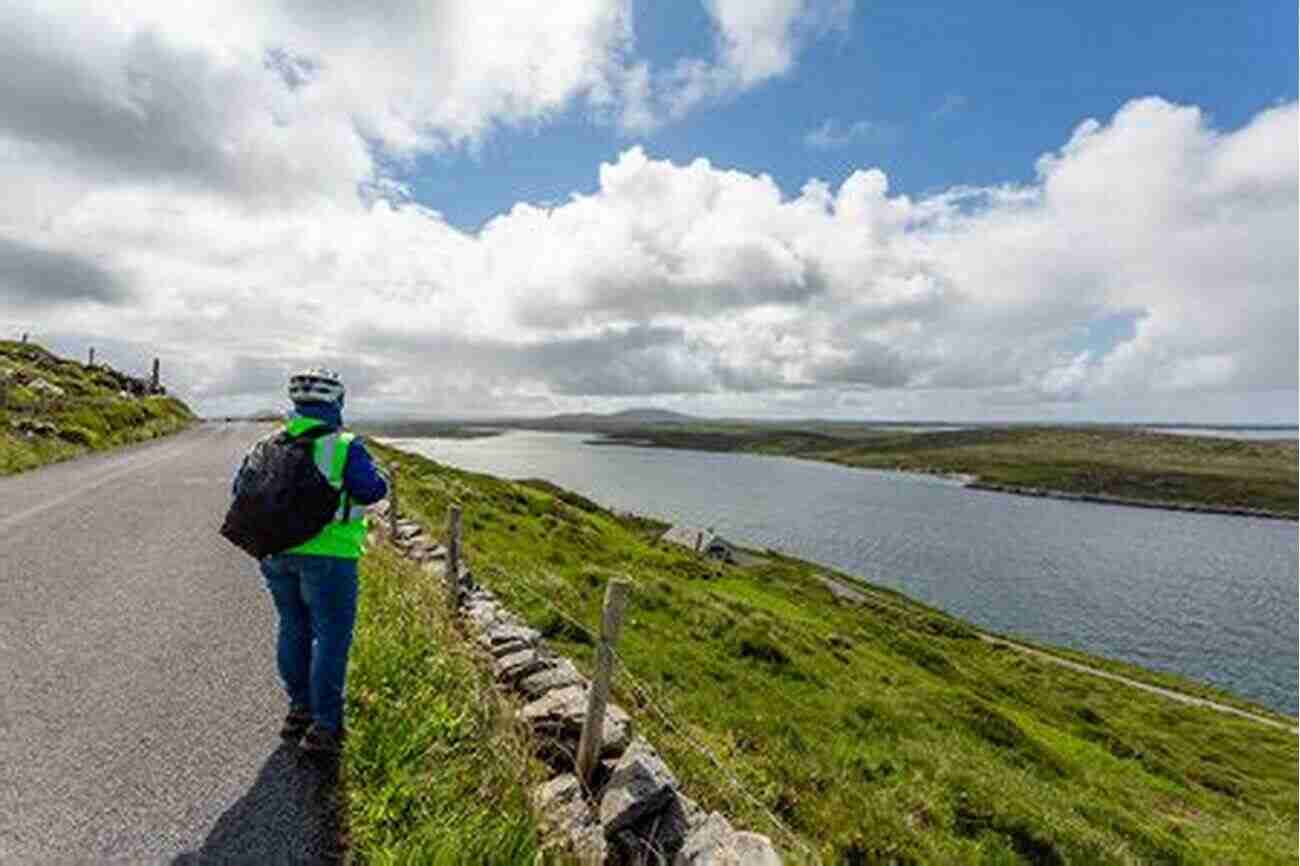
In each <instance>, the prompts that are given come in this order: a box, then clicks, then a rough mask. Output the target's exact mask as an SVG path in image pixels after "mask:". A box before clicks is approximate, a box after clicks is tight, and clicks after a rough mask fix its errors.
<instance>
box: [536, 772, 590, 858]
mask: <svg viewBox="0 0 1300 866" xmlns="http://www.w3.org/2000/svg"><path fill="white" fill-rule="evenodd" d="M533 808H534V809H535V810H536V811H537V815H538V820H539V821H540V823H541V825H542V828H543V829H545V830H547V831H548V832H551V833H554V834H555V835H557V836H559V837H560V838H562V839H564V841H565V842H566V843H567V844H568V846H569V848H570V849H571V850H572V851H573V853H574V855H575V857H576V858H577V861H578V863H580V864H582V866H604V864H605V834H604V833H602V832H601V829H600V825H599V824H598V823H596V819H595V818H594V817H593V816H592V814H591V811H590V809H588V808H587V803H586V800H585V799H584V798H583V790H582V784H581V783H580V782H579V781H578V779H577V777H576V776H574V775H573V774H572V773H565V774H563V775H560V776H556V777H555V778H554V779H551V780H550V781H549V782H545V783H543V784H541V785H538V786H537V787H536V788H534V789H533Z"/></svg>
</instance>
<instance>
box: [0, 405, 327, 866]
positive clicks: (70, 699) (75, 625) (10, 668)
mask: <svg viewBox="0 0 1300 866" xmlns="http://www.w3.org/2000/svg"><path fill="white" fill-rule="evenodd" d="M266 430H267V428H266V427H262V426H258V425H253V424H225V425H221V424H216V425H203V426H201V427H199V428H197V429H195V430H192V431H190V432H187V433H183V434H180V435H178V436H174V437H169V438H167V439H163V440H159V441H157V442H152V443H149V444H147V445H143V446H136V447H132V448H128V449H123V450H120V451H115V452H111V453H108V454H100V455H96V456H92V457H87V458H83V459H80V460H74V461H71V462H68V463H62V464H58V465H55V466H50V467H46V468H44V469H40V470H37V471H34V472H28V473H23V474H21V475H17V476H11V477H7V478H0V540H2V543H0V864H10V863H13V864H28V863H32V864H45V863H54V864H62V863H69V864H72V863H77V864H81V863H86V864H99V863H114V864H118V863H121V864H126V863H130V864H137V863H167V864H185V866H192V864H208V863H214V864H215V863H230V864H243V863H248V864H254V863H256V864H279V863H317V862H322V861H325V860H326V859H327V857H328V854H329V852H330V851H331V850H332V848H333V843H334V840H335V838H336V837H337V832H336V831H335V829H334V825H333V822H332V820H331V817H330V816H331V810H330V808H329V801H330V797H331V795H332V791H333V785H332V779H331V772H330V771H329V769H328V768H321V767H319V766H317V765H315V764H313V763H311V762H309V761H306V760H304V759H303V758H302V757H301V756H300V755H299V754H298V753H297V750H296V748H295V747H292V746H287V745H284V744H282V743H281V741H280V739H279V735H278V731H279V725H280V721H281V719H282V718H283V715H284V712H285V709H286V702H285V698H284V696H283V692H282V691H281V689H280V686H279V682H278V680H277V677H276V673H275V613H274V609H273V608H272V605H271V601H270V597H269V596H268V595H267V594H266V591H265V590H264V589H263V583H262V579H261V576H260V574H259V573H258V571H257V567H256V563H254V562H253V560H252V559H250V558H249V557H248V556H246V555H245V554H243V553H241V552H240V551H238V550H236V549H235V548H234V547H232V546H231V545H230V544H229V543H228V542H226V541H225V540H224V539H223V538H221V537H220V536H219V535H218V534H217V527H218V526H219V525H220V522H221V518H222V516H223V515H224V513H225V508H226V505H227V504H228V502H229V491H230V478H231V475H232V473H233V472H234V470H235V468H236V467H237V466H238V463H239V459H240V457H241V456H242V454H243V453H244V451H245V450H246V449H247V447H248V446H249V445H250V444H251V443H252V442H253V441H254V440H255V439H256V438H258V437H259V436H260V435H262V434H263V433H264V432H265V431H266Z"/></svg>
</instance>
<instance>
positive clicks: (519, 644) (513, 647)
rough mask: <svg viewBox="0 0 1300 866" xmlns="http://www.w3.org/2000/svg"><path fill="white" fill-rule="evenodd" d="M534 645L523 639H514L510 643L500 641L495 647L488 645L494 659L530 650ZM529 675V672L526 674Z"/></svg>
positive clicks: (489, 653)
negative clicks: (531, 645)
mask: <svg viewBox="0 0 1300 866" xmlns="http://www.w3.org/2000/svg"><path fill="white" fill-rule="evenodd" d="M531 650H532V647H530V646H529V645H528V644H526V643H524V642H523V641H521V640H512V641H510V643H499V644H497V645H496V646H494V647H488V655H490V656H492V658H494V659H503V658H505V657H506V656H512V655H517V654H518V653H521V652H530V651H531ZM524 676H527V674H524Z"/></svg>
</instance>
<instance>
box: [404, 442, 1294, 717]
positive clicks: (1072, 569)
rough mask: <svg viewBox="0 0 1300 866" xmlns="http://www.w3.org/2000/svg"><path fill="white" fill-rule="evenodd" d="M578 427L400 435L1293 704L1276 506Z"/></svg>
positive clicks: (1281, 531)
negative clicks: (1120, 497)
mask: <svg viewBox="0 0 1300 866" xmlns="http://www.w3.org/2000/svg"><path fill="white" fill-rule="evenodd" d="M591 438H592V437H591V436H588V435H585V434H575V433H535V432H513V431H512V432H507V433H504V434H503V435H500V436H495V437H491V438H485V439H469V440H464V439H462V440H454V439H407V440H392V444H394V445H397V446H399V447H401V448H404V449H406V450H409V451H412V452H414V453H418V454H423V455H425V456H427V457H431V458H433V459H434V460H438V461H440V462H443V463H447V464H450V465H453V466H457V467H461V468H464V469H470V470H473V471H478V472H486V473H489V474H492V475H497V476H502V477H507V478H544V479H546V480H548V481H552V482H554V483H556V484H559V485H561V486H564V487H567V488H569V489H571V490H575V491H577V492H579V493H581V494H583V495H584V496H588V497H590V498H592V499H594V500H596V501H597V502H600V503H601V504H603V505H606V506H608V507H611V508H615V509H619V510H623V511H635V512H637V513H639V514H646V515H651V516H654V517H659V518H663V519H665V520H669V521H672V522H680V523H687V524H690V525H695V526H712V527H715V528H717V530H718V531H719V532H720V533H722V534H723V535H724V536H726V537H729V538H732V539H734V540H736V541H738V542H740V543H742V544H745V545H748V546H752V547H758V548H763V547H771V548H776V549H779V550H781V551H784V552H788V553H790V554H793V555H795V556H799V557H801V558H804V559H808V560H812V561H815V562H821V563H825V564H828V565H831V566H834V567H836V568H839V569H842V570H843V571H846V572H848V573H850V574H855V575H859V576H861V577H863V578H865V579H867V580H870V581H872V582H875V583H878V584H883V585H885V586H889V587H893V588H895V589H898V590H901V591H903V592H905V593H907V594H908V595H910V596H912V597H913V598H916V599H919V600H921V601H924V602H927V603H929V604H932V605H934V606H936V607H939V608H942V609H943V610H946V611H949V612H951V613H953V614H956V615H958V616H960V617H962V618H964V619H966V620H969V621H970V622H973V623H975V624H977V625H980V626H982V627H984V628H988V629H992V630H994V631H999V632H1004V633H1008V634H1015V635H1022V636H1025V637H1028V638H1032V639H1037V640H1040V641H1044V642H1047V643H1053V644H1058V645H1062V646H1068V647H1074V648H1076V649H1081V650H1086V651H1088V652H1092V653H1096V654H1099V655H1104V656H1110V657H1112V658H1117V659H1123V660H1125V661H1129V662H1133V663H1136V664H1139V665H1143V666H1145V667H1149V668H1155V669H1159V670H1166V671H1173V672H1176V673H1180V674H1183V675H1185V676H1188V677H1191V678H1193V679H1197V680H1202V681H1205V682H1210V683H1214V684H1217V685H1220V686H1222V687H1224V688H1227V689H1229V690H1231V691H1233V692H1236V693H1238V694H1241V695H1244V696H1246V697H1249V698H1253V699H1255V700H1258V701H1259V702H1261V703H1263V704H1265V705H1267V706H1270V707H1273V708H1275V709H1278V710H1282V711H1284V712H1288V713H1295V711H1296V702H1297V701H1296V685H1297V681H1296V675H1297V659H1296V645H1297V616H1296V602H1297V562H1296V549H1297V543H1296V542H1297V529H1296V524H1295V523H1292V522H1289V521H1283V520H1262V519H1256V518H1248V517H1233V516H1223V515H1213V514H1192V513H1186V512H1173V511H1159V510H1154V509H1144V508H1124V507H1118V506H1109V505H1096V504H1090V503H1081V502H1065V501H1058V500H1052V499H1031V498H1026V497H1018V496H1010V495H1006V494H999V493H991V492H983V491H974V490H966V489H964V488H962V487H961V486H960V485H958V484H956V483H954V482H949V481H945V480H942V479H938V478H931V477H927V476H923V475H912V474H906V473H897V472H877V471H868V470H861V469H850V468H846V467H841V466H834V465H831V464H828V463H819V462H815V461H808V460H797V459H794V458H786V457H763V456H757V455H749V454H725V453H724V454H717V453H708V452H700V451H678V450H668V449H657V448H642V447H625V446H611V445H604V446H597V445H589V444H586V442H587V441H588V440H590V439H591Z"/></svg>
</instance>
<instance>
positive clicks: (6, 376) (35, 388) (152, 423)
mask: <svg viewBox="0 0 1300 866" xmlns="http://www.w3.org/2000/svg"><path fill="white" fill-rule="evenodd" d="M195 420H196V419H195V416H194V413H193V412H191V411H190V408H189V407H188V406H186V405H185V404H184V403H182V402H181V401H180V400H177V399H176V398H175V397H169V396H167V395H166V394H165V393H152V392H151V389H150V386H149V383H148V382H146V381H144V380H143V379H139V378H136V377H134V376H130V375H127V374H126V373H122V372H119V371H117V370H114V369H112V368H111V367H109V366H107V365H105V364H96V365H94V366H91V365H89V364H83V363H81V362H80V361H71V360H68V359H66V358H60V357H58V356H57V355H55V354H54V353H52V352H50V351H49V350H47V349H45V348H43V347H41V346H38V345H36V344H35V343H20V342H17V341H14V340H0V475H7V474H10V473H13V472H21V471H22V470H24V469H32V468H35V467H37V466H41V465H43V464H45V463H52V462H54V461H56V460H65V459H67V458H69V457H75V456H77V455H78V454H82V453H84V452H87V451H98V450H102V449H105V448H113V447H115V446H118V445H125V444H128V443H130V442H139V441H141V440H143V439H153V438H156V437H158V436H163V435H166V434H168V433H174V432H176V431H178V430H182V429H184V428H185V427H187V426H189V425H190V424H192V423H194V421H195Z"/></svg>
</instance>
